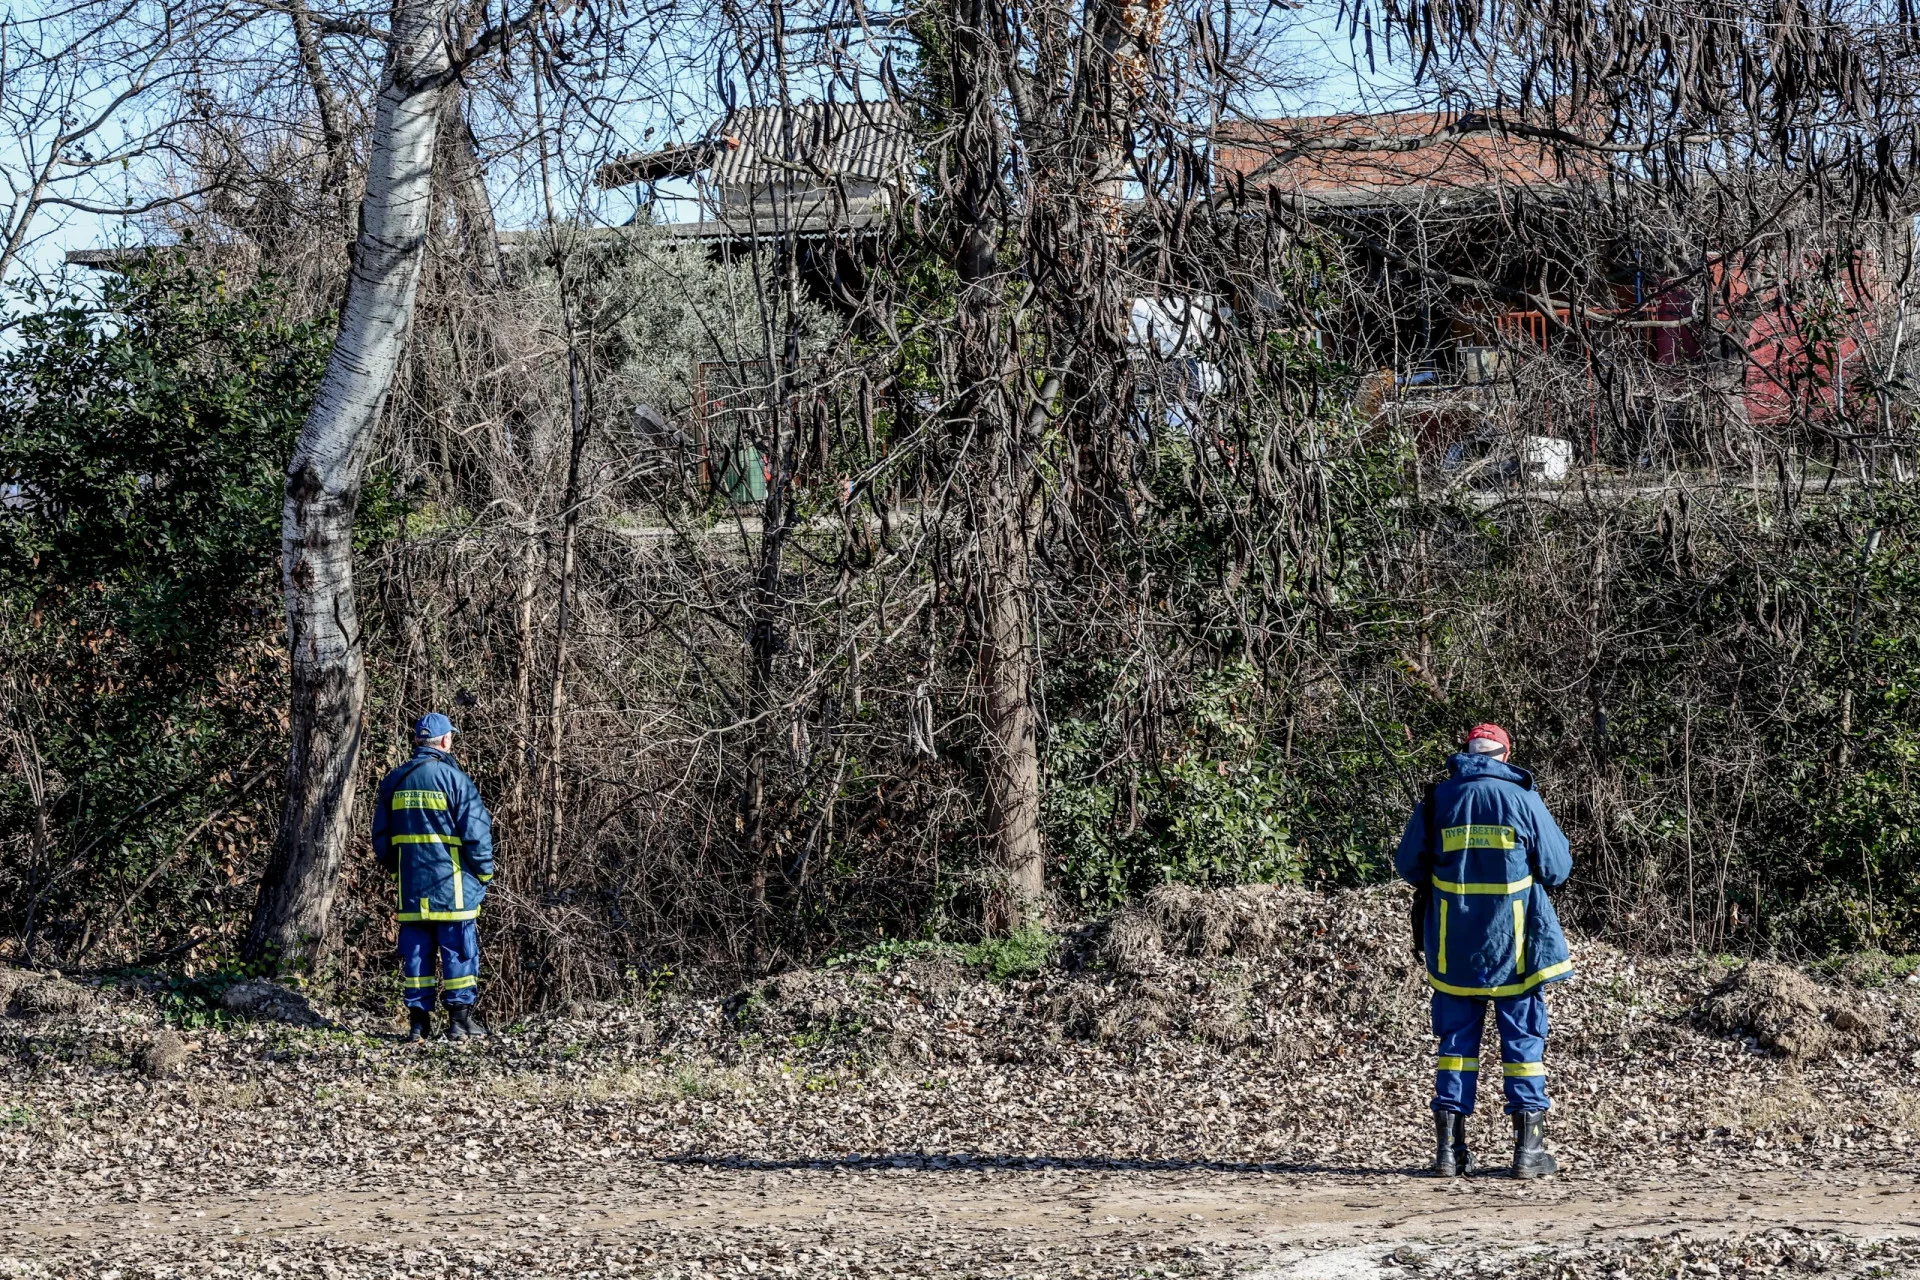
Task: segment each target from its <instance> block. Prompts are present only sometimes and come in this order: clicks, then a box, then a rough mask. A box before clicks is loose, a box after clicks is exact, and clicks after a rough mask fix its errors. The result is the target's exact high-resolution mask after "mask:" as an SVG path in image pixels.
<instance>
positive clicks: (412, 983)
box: [407, 974, 433, 991]
mask: <svg viewBox="0 0 1920 1280" xmlns="http://www.w3.org/2000/svg"><path fill="white" fill-rule="evenodd" d="M432 985H433V975H432V974H428V975H427V976H426V977H424V978H408V979H407V989H408V990H410V991H418V990H419V989H420V988H421V987H430V986H432Z"/></svg>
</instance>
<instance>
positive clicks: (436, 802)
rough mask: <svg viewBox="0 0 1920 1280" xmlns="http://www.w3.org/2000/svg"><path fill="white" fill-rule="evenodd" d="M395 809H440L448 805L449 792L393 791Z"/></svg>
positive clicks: (393, 806) (392, 806)
mask: <svg viewBox="0 0 1920 1280" xmlns="http://www.w3.org/2000/svg"><path fill="white" fill-rule="evenodd" d="M390 807H391V808H394V809H439V810H442V811H443V812H444V811H445V809H446V807H447V793H446V792H444V791H396V792H394V793H393V804H392V805H391V806H390Z"/></svg>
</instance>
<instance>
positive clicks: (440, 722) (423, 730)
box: [413, 711, 460, 742]
mask: <svg viewBox="0 0 1920 1280" xmlns="http://www.w3.org/2000/svg"><path fill="white" fill-rule="evenodd" d="M458 732H460V731H459V730H458V729H456V728H454V727H453V721H451V720H449V719H447V718H446V717H445V716H443V715H441V714H440V713H439V712H438V711H429V712H427V714H425V715H423V716H421V717H420V718H419V719H418V720H415V721H414V722H413V740H414V741H415V742H425V741H427V740H428V739H430V738H438V737H441V736H443V735H445V734H449V733H458Z"/></svg>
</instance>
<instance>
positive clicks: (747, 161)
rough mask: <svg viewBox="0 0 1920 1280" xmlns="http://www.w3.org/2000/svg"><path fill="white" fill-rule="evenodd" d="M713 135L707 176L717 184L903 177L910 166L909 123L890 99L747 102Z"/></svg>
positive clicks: (824, 182) (821, 183)
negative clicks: (773, 104)
mask: <svg viewBox="0 0 1920 1280" xmlns="http://www.w3.org/2000/svg"><path fill="white" fill-rule="evenodd" d="M789 111H790V114H789ZM715 141H716V142H717V144H718V145H717V146H716V147H715V148H714V151H715V156H714V161H713V167H712V169H711V171H710V172H709V174H708V181H709V182H711V183H713V184H714V185H715V186H720V187H735V186H755V187H763V188H764V187H768V186H775V185H784V184H785V183H786V182H787V181H788V179H789V178H791V179H792V180H793V181H794V184H795V185H796V186H803V187H804V186H824V185H827V184H830V183H833V182H874V183H886V182H900V181H903V180H904V179H905V177H906V175H907V174H908V172H909V171H911V169H912V167H913V130H912V126H911V124H910V123H909V121H908V120H907V117H906V115H905V114H904V113H903V112H902V111H901V110H900V109H899V108H898V107H896V106H894V105H893V104H892V103H890V102H803V103H795V104H794V105H793V106H792V107H791V108H790V109H789V110H788V111H783V110H782V109H781V108H780V107H743V108H741V109H739V110H737V111H735V112H734V113H733V114H732V115H730V116H728V117H727V119H726V122H725V123H724V124H722V125H721V126H720V128H719V130H718V132H717V133H716V135H715ZM809 179H811V181H809Z"/></svg>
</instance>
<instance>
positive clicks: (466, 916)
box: [394, 907, 480, 924]
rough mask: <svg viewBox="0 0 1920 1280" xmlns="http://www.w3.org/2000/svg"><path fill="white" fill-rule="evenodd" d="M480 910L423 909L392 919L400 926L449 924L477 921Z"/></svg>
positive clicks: (470, 908) (405, 912) (475, 908)
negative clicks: (461, 921) (460, 921)
mask: <svg viewBox="0 0 1920 1280" xmlns="http://www.w3.org/2000/svg"><path fill="white" fill-rule="evenodd" d="M479 918H480V908H478V907H468V908H467V909H466V910H465V911H429V910H426V909H425V908H424V907H423V908H422V909H421V910H419V911H402V912H401V913H400V914H399V915H397V916H395V917H394V919H395V920H398V921H399V922H400V923H401V924H450V923H453V922H455V921H459V920H477V919H479Z"/></svg>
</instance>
